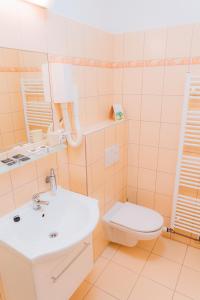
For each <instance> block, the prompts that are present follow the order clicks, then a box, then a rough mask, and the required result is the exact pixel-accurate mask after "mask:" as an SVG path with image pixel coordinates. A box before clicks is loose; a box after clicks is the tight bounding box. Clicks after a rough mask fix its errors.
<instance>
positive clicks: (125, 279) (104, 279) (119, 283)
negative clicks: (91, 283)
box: [95, 262, 137, 300]
mask: <svg viewBox="0 0 200 300" xmlns="http://www.w3.org/2000/svg"><path fill="white" fill-rule="evenodd" d="M136 280H137V274H136V273H134V272H131V271H129V270H128V269H126V268H124V267H122V266H120V265H118V264H116V263H113V262H110V263H109V264H108V266H107V267H106V269H105V270H104V272H103V273H102V274H101V276H100V277H99V278H98V280H97V282H96V283H95V285H96V286H97V287H99V288H101V289H102V290H104V291H105V292H107V293H109V294H111V295H113V296H114V297H116V298H118V299H120V300H125V299H127V297H128V295H129V294H130V292H131V289H132V287H133V285H134V283H135V282H136ZM102 300H103V299H102Z"/></svg>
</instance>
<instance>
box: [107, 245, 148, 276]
mask: <svg viewBox="0 0 200 300" xmlns="http://www.w3.org/2000/svg"><path fill="white" fill-rule="evenodd" d="M149 254H150V253H149V251H146V250H144V249H141V248H138V247H123V246H121V247H120V248H119V249H118V251H117V252H116V254H115V255H114V257H113V259H112V260H113V261H115V262H117V263H118V264H120V265H122V266H124V267H126V268H128V269H130V270H132V271H134V272H137V273H139V272H140V271H141V270H142V268H143V266H144V264H145V262H146V261H147V258H148V256H149Z"/></svg>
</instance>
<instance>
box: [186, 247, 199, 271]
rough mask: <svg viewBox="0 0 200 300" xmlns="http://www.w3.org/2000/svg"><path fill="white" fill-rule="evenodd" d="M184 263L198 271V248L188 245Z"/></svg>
mask: <svg viewBox="0 0 200 300" xmlns="http://www.w3.org/2000/svg"><path fill="white" fill-rule="evenodd" d="M184 265H185V266H188V267H190V268H192V269H195V270H196V271H199V272H200V249H197V248H193V247H188V249H187V253H186V256H185V260H184Z"/></svg>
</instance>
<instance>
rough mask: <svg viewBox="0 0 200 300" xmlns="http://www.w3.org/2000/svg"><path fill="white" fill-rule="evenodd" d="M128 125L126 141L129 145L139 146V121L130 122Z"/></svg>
mask: <svg viewBox="0 0 200 300" xmlns="http://www.w3.org/2000/svg"><path fill="white" fill-rule="evenodd" d="M128 125H129V131H128V132H129V135H128V139H129V142H130V143H135V144H139V142H140V130H141V128H140V127H141V126H140V121H135V120H130V121H129V122H128Z"/></svg>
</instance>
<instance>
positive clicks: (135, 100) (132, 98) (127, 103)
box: [123, 95, 142, 120]
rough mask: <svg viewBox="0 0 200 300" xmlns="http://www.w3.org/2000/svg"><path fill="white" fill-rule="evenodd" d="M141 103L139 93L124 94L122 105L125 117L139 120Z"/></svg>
mask: <svg viewBox="0 0 200 300" xmlns="http://www.w3.org/2000/svg"><path fill="white" fill-rule="evenodd" d="M141 103H142V101H141V95H124V98H123V107H124V111H125V116H126V118H128V119H132V120H140V115H141Z"/></svg>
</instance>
